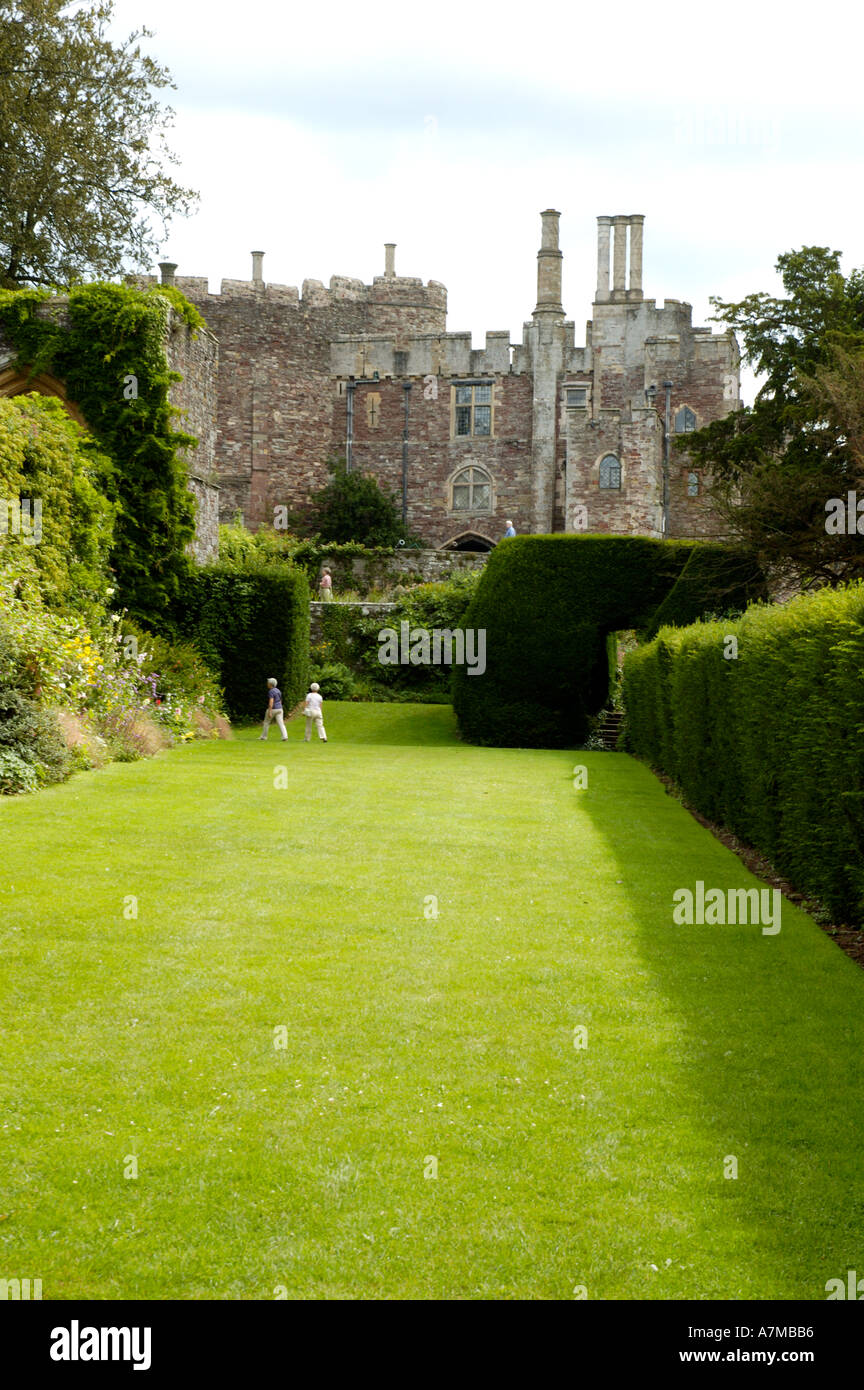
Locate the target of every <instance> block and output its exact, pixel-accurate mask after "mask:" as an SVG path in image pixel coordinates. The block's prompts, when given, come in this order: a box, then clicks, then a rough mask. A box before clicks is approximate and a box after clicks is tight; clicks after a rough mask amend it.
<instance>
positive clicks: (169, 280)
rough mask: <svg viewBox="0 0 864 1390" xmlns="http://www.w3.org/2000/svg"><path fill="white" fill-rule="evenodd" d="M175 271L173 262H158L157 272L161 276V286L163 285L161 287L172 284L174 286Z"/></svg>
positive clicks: (175, 266)
mask: <svg viewBox="0 0 864 1390" xmlns="http://www.w3.org/2000/svg"><path fill="white" fill-rule="evenodd" d="M176 269H177V264H176V262H175V261H160V262H159V272H160V274H161V276H162V284H163V285H173V284H174V272H175V271H176Z"/></svg>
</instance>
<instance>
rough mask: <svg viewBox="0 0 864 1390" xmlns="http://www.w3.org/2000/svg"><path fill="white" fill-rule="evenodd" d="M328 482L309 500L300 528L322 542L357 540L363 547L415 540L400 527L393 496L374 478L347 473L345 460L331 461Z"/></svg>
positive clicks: (393, 544) (402, 526) (400, 521)
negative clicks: (319, 538)
mask: <svg viewBox="0 0 864 1390" xmlns="http://www.w3.org/2000/svg"><path fill="white" fill-rule="evenodd" d="M327 466H328V468H329V469H330V472H331V474H332V475H333V476H332V478H331V481H330V482H329V483H327V484H326V485H325V486H324V487H323V488H321V489H320V490H319V491H318V492H317V493H316V494H315V496H314V497H313V498H312V501H311V503H310V504H309V507H308V508H307V509H306V512H305V515H304V517H303V521H302V527H301V529H302V530H304V531H306V532H307V533H308V534H310V535H312V534H317V535H319V536H320V537H321V539H322V540H324V541H332V542H342V541H359V542H360V543H361V544H363V545H382V546H395V545H398V544H399V542H400V541H401V542H403V543H404V542H405V541H409V540H413V539H414V537H413V536H411V534H410V533H409V532H408V531H407V530H406V528H405V527H404V525H403V524H402V518H401V516H400V515H399V512H398V511H397V510H396V504H395V503H394V501H393V498H392V497H389V496H388V495H387V494H386V493H384V492H382V491H381V489H380V487H379V486H378V484H377V482H376V481H375V479H374V478H365V477H364V476H363V474H362V473H353V472H352V473H349V472H348V470H347V468H346V465H345V461H344V459H339V460H338V461H334V460H332V459H331V460H330V461H329V462H328V465H327Z"/></svg>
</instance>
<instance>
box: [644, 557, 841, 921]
mask: <svg viewBox="0 0 864 1390" xmlns="http://www.w3.org/2000/svg"><path fill="white" fill-rule="evenodd" d="M732 638H734V639H735V641H736V642H737V657H736V656H734V655H732V652H733V651H734V647H733V644H732V642H731V641H729V640H728V639H732ZM724 653H729V655H724ZM862 673H864V584H861V583H859V584H856V585H853V586H850V587H849V588H846V589H841V590H823V591H821V592H819V593H817V594H811V595H805V596H802V597H800V598H797V599H794V600H793V601H792V602H791V603H789V604H787V605H785V606H784V607H778V606H769V605H762V604H760V605H756V606H754V607H753V608H751V609H749V610H748V612H747V613H746V614H745V615H744V616H743V617H742V618H740V619H738V620H737V621H733V622H729V621H726V622H722V621H721V622H712V623H704V624H698V625H695V626H692V627H688V628H684V629H678V630H675V629H671V628H664V629H663V630H662V631H661V632H660V634H659V635H658V637H657V638H656V640H655V641H653V642H652V643H651V644H650V645H649V646H646V647H642V648H640V650H638V651H636V652H633V653H631V654H630V655H629V656H628V657H627V660H626V662H625V665H624V704H625V709H626V711H627V725H628V731H629V741H630V746H631V748H632V750H633V752H635V753H636V754H637V755H638V756H639V757H642V758H644V759H645V760H646V761H647V762H649V763H650V764H651V765H652V766H653V767H655V768H657V769H659V770H660V771H661V772H664V773H666V774H667V775H668V776H669V777H671V778H672V779H673V781H674V782H675V783H676V785H677V786H678V787H679V788H680V789H681V791H682V792H683V794H684V796H685V797H686V799H687V800H688V802H689V803H690V804H691V805H692V806H693V807H694V808H695V809H696V810H698V811H700V812H701V813H702V814H703V815H705V816H707V817H709V818H710V819H711V820H713V821H716V822H718V823H720V824H722V825H725V826H727V827H728V828H729V829H730V830H732V831H734V833H735V834H736V835H738V836H739V837H740V838H741V839H742V840H743V841H745V842H746V843H747V844H750V845H753V846H754V847H755V848H756V849H758V850H760V851H761V852H762V853H763V854H764V855H765V856H766V857H767V858H768V859H769V860H770V861H771V863H772V864H773V865H774V867H775V868H776V869H777V870H778V871H779V872H781V873H783V874H784V875H785V876H786V877H787V878H788V879H789V881H790V882H791V883H792V884H793V885H794V886H795V887H796V888H797V889H798V890H799V891H801V892H803V893H806V894H808V895H811V896H813V897H815V898H817V899H818V900H820V901H821V902H823V903H825V905H826V906H827V907H828V908H829V909H830V911H831V912H832V914H833V915H834V916H835V917H836V918H839V919H840V920H845V921H855V922H860V921H861V920H862V919H864V738H862V734H864V675H862Z"/></svg>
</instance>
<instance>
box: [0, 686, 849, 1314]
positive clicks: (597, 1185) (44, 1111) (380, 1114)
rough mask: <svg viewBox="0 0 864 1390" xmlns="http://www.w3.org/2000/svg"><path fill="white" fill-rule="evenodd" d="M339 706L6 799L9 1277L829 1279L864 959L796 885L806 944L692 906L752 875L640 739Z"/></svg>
mask: <svg viewBox="0 0 864 1390" xmlns="http://www.w3.org/2000/svg"><path fill="white" fill-rule="evenodd" d="M326 716H327V724H328V733H329V735H330V742H329V743H328V744H327V746H326V747H325V746H323V745H319V744H318V743H317V741H315V742H313V743H312V744H311V745H310V746H308V747H306V746H303V744H302V743H301V742H300V737H301V729H300V727H299V724H297V723H292V724H291V725H289V729H290V732H291V739H290V742H289V744H288V745H286V746H284V747H283V746H282V745H280V744H279V743H278V741H277V734H276V730H275V729H274V730H272V731H271V739H270V742H269V744H268V745H267V746H266V747H263V748H262V746H261V744H260V743H258V742H256V741H255V739H256V736H257V732H258V731H257V729H256V730H247V731H242V732H241V734H240V735H239V737H238V738H237V739H235V740H234V741H233V742H228V743H216V742H214V743H206V744H196V745H190V746H187V747H184V748H181V749H178V750H176V751H174V752H171V753H168V754H163V755H161V756H160V757H158V758H156V759H155V760H152V761H149V762H141V763H136V764H131V765H120V764H115V765H113V766H110V767H108V768H107V769H105V770H104V771H102V772H94V773H87V774H83V775H80V776H77V777H75V778H74V779H73V780H72V781H70V782H69V783H67V784H65V785H64V786H62V787H57V788H52V789H49V790H46V791H44V792H40V793H39V794H38V795H36V796H33V797H30V798H21V799H14V800H6V801H4V802H2V803H0V843H2V865H0V922H2V927H0V935H2V966H0V990H2V998H3V1000H4V1009H3V1017H2V1037H0V1046H2V1059H3V1065H2V1071H0V1109H2V1118H0V1124H2V1128H0V1136H2V1174H3V1178H2V1197H0V1218H2V1219H0V1277H7V1278H12V1277H15V1276H18V1277H30V1278H41V1279H42V1280H43V1296H44V1298H46V1299H49V1298H61V1299H64V1298H108V1299H123V1298H180V1299H206V1298H215V1299H261V1298H265V1299H266V1298H273V1297H274V1290H275V1289H277V1288H278V1287H280V1286H281V1287H284V1288H285V1289H286V1290H287V1293H288V1296H289V1297H292V1298H295V1297H296V1298H340V1297H343V1298H344V1297H347V1298H357V1297H361V1298H382V1297H390V1298H460V1299H463V1298H506V1299H515V1298H543V1299H550V1298H554V1299H557V1298H570V1297H572V1296H573V1290H574V1287H575V1286H577V1285H581V1286H585V1288H586V1289H587V1293H588V1296H589V1298H592V1299H597V1298H601V1299H602V1298H613V1299H619V1298H646V1299H651V1298H669V1299H684V1298H695V1299H708V1298H716V1297H729V1298H781V1299H789V1298H804V1299H824V1297H825V1287H824V1286H825V1282H826V1280H827V1279H829V1278H837V1277H839V1278H843V1277H845V1272H846V1270H847V1268H859V1269H864V1239H862V1228H864V1222H862V1215H864V1208H862V1203H864V1196H862V1180H861V1176H860V1174H861V1168H862V1163H861V1143H860V1137H859V1135H858V1134H856V1128H857V1127H858V1125H859V1117H860V1114H861V1110H862V1101H864V1077H862V1058H864V975H862V972H861V971H860V970H859V969H858V968H857V967H856V966H854V965H853V964H852V963H851V962H850V961H849V960H848V959H847V958H846V957H845V956H844V955H843V954H842V953H841V952H840V951H839V950H838V949H837V948H836V947H834V946H833V945H832V943H831V942H830V941H829V940H828V938H827V937H826V936H825V935H824V934H823V933H822V932H821V931H820V930H819V929H818V927H817V926H816V925H815V924H814V923H813V922H812V921H811V920H810V919H809V918H808V917H807V916H805V915H804V914H803V913H801V912H800V911H797V910H795V909H793V908H792V907H791V905H789V904H788V903H785V902H784V905H783V927H782V931H781V933H780V934H779V936H776V937H765V936H763V935H762V934H761V931H760V929H759V927H758V926H756V927H753V926H742V927H699V926H692V927H676V926H673V925H672V913H671V903H672V893H673V891H674V889H676V888H679V887H692V886H693V885H694V884H695V881H696V880H697V879H699V878H701V879H703V880H704V881H705V882H706V883H707V884H709V885H710V886H712V887H721V888H726V887H746V886H748V885H751V886H752V884H753V883H754V882H755V880H752V879H751V877H750V876H749V875H748V874H747V873H746V871H745V870H744V869H743V867H742V866H741V865H740V864H739V862H738V861H737V860H736V859H735V858H734V857H733V856H732V855H731V854H730V853H729V852H728V851H727V850H725V849H724V848H723V847H722V846H721V845H720V844H718V843H717V842H716V841H715V840H713V839H712V838H711V837H710V836H709V835H708V834H707V833H706V832H705V831H704V830H702V829H701V828H700V827H699V826H698V825H697V824H696V823H695V822H694V821H693V820H692V819H691V818H690V817H689V816H688V815H687V814H686V813H685V812H684V811H683V810H682V809H681V807H680V806H679V805H678V804H677V803H676V802H675V801H673V800H672V799H671V798H669V797H668V796H666V794H665V793H664V791H663V789H662V787H661V786H660V785H659V784H658V783H657V782H656V781H655V780H654V778H652V777H651V775H650V774H649V773H648V772H647V771H646V770H645V769H644V768H643V767H642V766H641V765H639V764H638V763H636V762H634V761H633V760H631V759H629V758H627V757H625V756H623V755H620V754H602V753H601V754H585V753H582V754H569V755H568V754H566V753H561V752H544V751H523V750H518V749H490V748H474V747H467V746H464V745H462V744H460V743H459V742H457V740H456V738H455V732H454V724H453V718H452V714H451V712H450V710H449V709H445V708H441V707H436V706H414V707H411V706H404V705H403V706H399V705H396V706H394V705H389V706H387V705H383V706H374V705H369V706H363V705H356V704H343V705H334V704H329V705H328V707H327V709H326ZM574 762H580V763H584V764H585V765H586V766H587V767H588V775H589V785H588V788H587V790H584V791H577V790H575V789H574V786H573V779H572V768H573V764H574ZM280 764H283V765H284V766H285V767H286V768H287V782H288V785H287V787H286V788H283V787H276V786H274V769H275V768H276V767H277V766H278V765H280ZM277 780H278V777H277ZM127 895H134V896H136V897H137V899H138V917H137V920H126V919H124V916H123V910H124V898H125V897H126V896H127ZM430 895H434V896H435V897H436V898H437V900H438V912H439V915H438V917H437V918H428V917H426V916H424V904H425V903H426V900H427V899H428V897H429V896H430ZM579 1025H584V1026H585V1027H587V1029H588V1046H587V1048H586V1049H584V1050H577V1049H576V1048H575V1047H574V1028H576V1027H577V1026H579ZM283 1026H284V1028H285V1029H286V1030H287V1031H286V1034H285V1037H286V1039H287V1046H286V1047H285V1048H280V1049H277V1048H276V1047H275V1046H274V1029H277V1028H279V1027H283ZM133 1154H134V1155H135V1156H136V1157H137V1163H138V1177H137V1178H127V1177H125V1176H124V1169H127V1170H128V1169H130V1167H131V1165H130V1164H129V1161H128V1158H127V1156H128V1155H133ZM727 1155H734V1156H736V1157H737V1161H738V1173H739V1176H738V1178H737V1180H727V1179H725V1178H724V1176H723V1169H724V1159H725V1158H726V1156H727ZM433 1158H434V1159H436V1160H437V1172H438V1176H437V1178H432V1177H426V1176H424V1173H426V1172H429V1171H431V1168H432V1164H431V1162H430V1160H431V1159H433Z"/></svg>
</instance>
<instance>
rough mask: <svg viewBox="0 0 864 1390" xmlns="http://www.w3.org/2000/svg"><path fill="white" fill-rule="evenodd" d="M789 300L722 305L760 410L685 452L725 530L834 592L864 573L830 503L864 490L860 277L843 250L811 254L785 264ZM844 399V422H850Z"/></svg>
mask: <svg viewBox="0 0 864 1390" xmlns="http://www.w3.org/2000/svg"><path fill="white" fill-rule="evenodd" d="M777 270H778V272H779V273H780V276H781V279H782V282H783V288H784V290H785V291H786V294H785V296H784V297H776V296H772V295H768V294H764V293H758V294H751V295H748V296H747V297H746V298H745V299H743V300H741V301H740V302H738V303H725V302H724V301H723V300H721V299H717V298H714V299H712V303H713V305H714V306H715V308H716V310H717V312H716V313H715V315H714V318H715V320H719V321H720V322H724V323H726V324H728V325H729V327H730V328H732V329H733V330H735V331H736V332H737V333H738V334H739V335H740V337H741V340H742V345H743V350H744V357H745V360H746V361H748V362H749V363H751V364H752V365H753V366H754V367H755V368H756V370H757V372H759V373H760V374H761V375H763V376H764V381H763V383H762V385H761V387H760V389H759V391H758V393H757V396H756V400H755V402H754V404H753V406H752V407H746V408H744V409H742V410H738V411H735V412H733V413H732V414H730V415H727V416H725V417H724V418H723V419H721V420H715V421H714V422H713V423H711V424H710V425H707V426H705V428H704V429H701V430H698V431H696V432H695V433H694V434H690V435H688V436H687V438H686V439H682V440H681V441H679V442H678V443H677V447H678V448H681V449H686V452H687V453H688V455H689V456H690V458H691V459H692V460H693V462H694V463H695V464H696V465H697V466H701V467H703V468H704V469H705V470H706V472H707V473H708V474H709V475H710V477H711V480H712V481H711V483H710V484H709V488H708V493H709V497H710V499H711V501H712V504H713V506H714V508H715V510H716V511H717V513H718V514H719V516H720V517H721V518H722V520H723V522H724V526H725V529H726V531H727V533H728V534H729V535H730V536H731V537H732V538H734V539H736V540H738V541H741V542H744V543H745V544H747V545H749V546H752V547H753V548H754V549H755V550H756V551H757V553H758V555H759V557H760V559H761V560H762V562H763V564H764V565H765V566H766V567H767V568H768V569H770V570H771V571H773V572H774V573H778V572H779V573H781V574H783V573H785V574H787V575H789V576H790V577H794V578H795V579H796V580H798V581H799V582H801V581H803V582H804V583H811V582H816V583H820V584H824V583H828V584H837V583H840V582H843V581H845V580H848V579H851V578H853V577H856V576H858V575H862V574H864V547H862V546H861V544H860V540H859V538H858V537H857V536H855V535H842V534H841V535H830V534H828V533H827V532H826V528H825V521H826V504H827V503H828V502H829V501H830V499H831V498H834V497H839V496H845V495H846V493H847V491H849V490H854V489H855V488H856V486H860V485H861V484H862V482H864V458H862V452H861V449H860V448H856V447H855V438H854V431H855V430H857V431H858V436H857V437H858V438H859V439H860V437H861V429H862V422H864V384H862V385H861V387H860V395H861V400H860V401H859V403H858V408H859V410H860V411H861V413H860V414H859V416H858V417H857V419H856V418H854V416H853V414H849V412H850V411H852V409H853V395H854V393H851V389H850V387H851V382H852V381H854V380H855V379H856V376H855V373H856V371H860V370H861V359H860V355H859V354H860V349H861V347H862V345H864V271H862V270H856V271H853V272H852V274H851V275H850V276H849V277H848V278H847V277H844V276H843V274H842V272H841V270H840V253H839V252H837V251H831V250H829V249H828V248H827V247H824V246H805V247H803V248H802V249H801V250H800V251H790V252H787V253H785V254H784V255H782V256H780V257H779V258H778V261H777ZM843 401H845V408H846V410H847V416H846V417H844V413H843V412H844V407H843V405H842V402H843Z"/></svg>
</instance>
